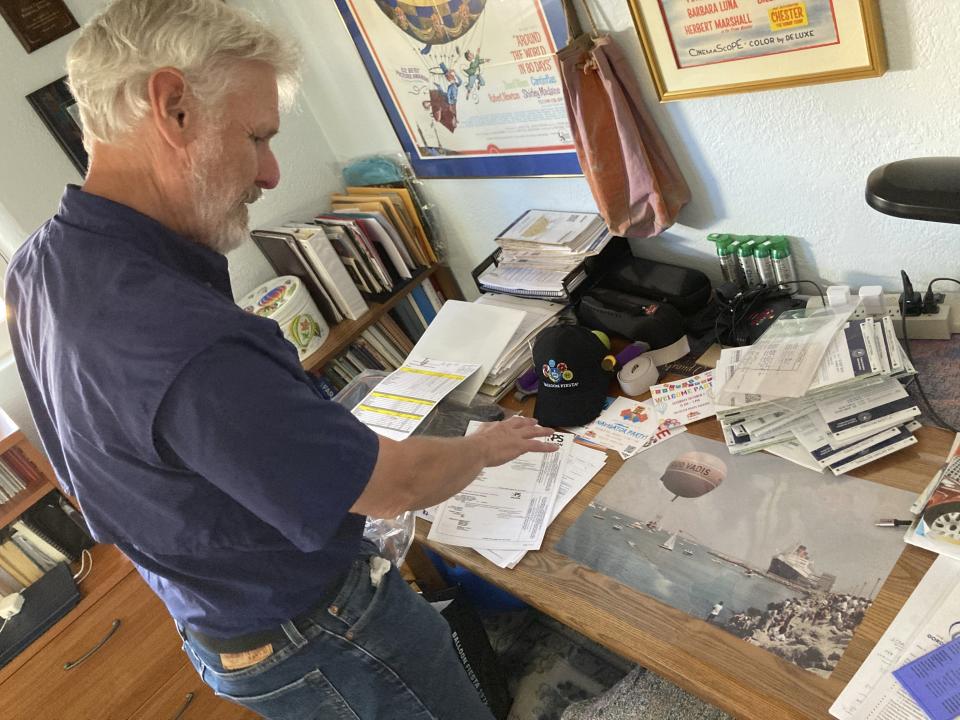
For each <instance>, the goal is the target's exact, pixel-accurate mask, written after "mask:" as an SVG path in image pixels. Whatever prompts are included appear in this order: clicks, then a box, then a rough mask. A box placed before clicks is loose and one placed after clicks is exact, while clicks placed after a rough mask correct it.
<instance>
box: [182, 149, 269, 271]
mask: <svg viewBox="0 0 960 720" xmlns="http://www.w3.org/2000/svg"><path fill="white" fill-rule="evenodd" d="M211 140H212V138H208V139H205V140H202V141H201V147H200V149H199V151H198V153H197V160H198V162H197V164H196V165H195V166H194V170H193V188H192V190H193V198H194V210H195V213H196V219H197V226H196V229H195V230H194V233H193V240H195V241H196V242H198V243H200V244H201V245H205V246H207V247H208V248H210V249H211V250H214V251H216V252H218V253H220V254H221V255H226V254H227V253H228V252H230V251H231V250H236V249H237V248H238V247H240V245H242V244H243V242H244V241H245V240H246V239H247V238H248V237H249V235H250V224H249V214H248V212H247V205H249V204H251V203H255V202H256V201H257V200H259V199H260V197H261V195H262V194H263V191H262V190H261V189H260V188H259V187H257V186H256V185H254V186H251V187H250V188H248V189H247V191H246V192H244V193H243V194H242V195H241V196H239V197H237V195H236V194H235V193H234V192H233V191H232V189H231V188H228V187H226V186H225V183H224V181H223V179H222V178H217V175H218V174H220V173H221V172H222V168H221V167H219V166H218V163H217V162H216V161H217V157H218V155H219V152H220V147H219V143H217V142H211Z"/></svg>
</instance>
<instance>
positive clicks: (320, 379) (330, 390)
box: [313, 374, 337, 400]
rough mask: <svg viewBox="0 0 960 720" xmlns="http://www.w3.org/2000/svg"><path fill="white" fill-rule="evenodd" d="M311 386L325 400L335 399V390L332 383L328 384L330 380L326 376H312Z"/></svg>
mask: <svg viewBox="0 0 960 720" xmlns="http://www.w3.org/2000/svg"><path fill="white" fill-rule="evenodd" d="M313 384H314V385H315V386H316V388H317V390H318V391H320V394H321V395H323V397H325V398H326V399H327V400H333V398H334V397H336V394H337V388H336V387H334V385H333V383H332V382H330V378H328V377H327V376H326V375H323V374H318V375H313Z"/></svg>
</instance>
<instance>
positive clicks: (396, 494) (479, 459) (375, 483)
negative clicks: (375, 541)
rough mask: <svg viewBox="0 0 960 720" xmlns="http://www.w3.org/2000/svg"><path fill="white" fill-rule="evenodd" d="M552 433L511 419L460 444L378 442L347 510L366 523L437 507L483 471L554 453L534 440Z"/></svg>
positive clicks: (552, 447) (452, 441)
mask: <svg viewBox="0 0 960 720" xmlns="http://www.w3.org/2000/svg"><path fill="white" fill-rule="evenodd" d="M552 434H553V430H550V429H548V428H544V427H540V426H539V425H537V421H536V420H532V419H531V418H525V417H520V416H516V417H512V418H510V419H509V420H503V421H502V422H492V423H484V424H483V425H482V426H481V427H480V429H479V430H477V431H476V432H475V433H473V434H471V435H468V436H467V437H462V438H432V437H412V438H407V439H406V440H403V441H402V442H397V441H395V440H388V439H387V438H384V437H381V438H380V454H379V456H378V457H377V464H376V466H375V467H374V468H373V474H372V475H371V476H370V481H369V482H368V483H367V487H366V488H364V491H363V493H361V495H360V497H359V498H357V501H356V502H355V503H354V504H353V507H352V508H350V510H351V511H352V512H355V513H358V514H360V515H370V516H372V517H395V516H396V515H399V514H400V513H401V512H403V511H404V510H416V509H419V508H424V507H430V506H431V505H436V504H437V503H439V502H443V501H444V500H446V499H447V498H448V497H450V496H451V495H455V494H456V493H458V492H460V491H461V490H463V488H465V487H466V486H467V485H469V484H470V482H471V481H472V480H473V479H474V478H475V477H476V476H477V474H478V473H479V472H480V471H481V470H483V468H485V467H492V466H494V465H503V464H504V463H508V462H510V461H511V460H513V459H514V458H517V457H520V456H521V455H523V454H524V453H528V452H556V451H557V450H558V449H559V446H558V445H555V444H553V443H548V442H543V441H542V440H538V439H537V438H543V437H548V436H550V435H552Z"/></svg>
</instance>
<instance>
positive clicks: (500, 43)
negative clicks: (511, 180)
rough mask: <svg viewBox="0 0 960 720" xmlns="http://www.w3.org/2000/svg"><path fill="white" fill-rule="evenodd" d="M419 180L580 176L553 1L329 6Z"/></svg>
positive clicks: (356, 0) (422, 0)
mask: <svg viewBox="0 0 960 720" xmlns="http://www.w3.org/2000/svg"><path fill="white" fill-rule="evenodd" d="M336 3H337V7H338V8H339V10H340V13H341V15H342V16H343V19H344V22H345V23H346V26H347V29H348V31H349V32H350V35H351V37H352V38H353V41H354V43H355V44H356V46H357V50H358V51H359V52H360V56H361V58H362V59H363V63H364V65H366V68H367V72H368V73H369V75H370V79H371V80H372V81H373V84H374V87H375V88H376V91H377V94H378V95H379V96H380V100H381V102H382V103H383V106H384V109H385V110H386V112H387V115H388V117H389V118H390V122H391V124H392V125H393V128H394V130H395V131H396V133H397V136H398V138H399V139H400V143H401V145H402V146H403V149H404V151H405V152H406V153H407V154H408V155H409V157H410V160H411V164H412V165H413V168H414V170H415V171H416V173H417V175H418V176H419V177H422V178H453V177H460V178H462V177H529V176H548V175H579V174H580V165H579V163H578V161H577V155H576V150H575V148H574V145H573V138H572V134H571V132H570V125H569V122H568V121H567V111H566V106H565V104H564V98H563V85H562V83H561V80H560V73H559V69H558V65H557V59H556V51H557V50H558V49H559V48H561V47H563V46H564V45H566V43H567V26H566V21H565V20H564V15H563V7H562V3H561V0H336Z"/></svg>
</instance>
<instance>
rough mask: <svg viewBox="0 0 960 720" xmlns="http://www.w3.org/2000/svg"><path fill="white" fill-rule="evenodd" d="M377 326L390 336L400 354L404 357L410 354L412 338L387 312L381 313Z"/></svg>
mask: <svg viewBox="0 0 960 720" xmlns="http://www.w3.org/2000/svg"><path fill="white" fill-rule="evenodd" d="M377 327H378V328H379V329H381V330H382V331H383V332H384V333H385V334H386V335H387V336H388V337H390V338H392V339H393V341H394V343H396V345H397V347H399V348H400V350H401V354H402V355H403V356H404V357H406V356H407V355H409V354H410V351H411V350H413V340H412V338H410V336H408V335H407V334H406V333H404V331H403V330H402V329H401V328H400V326H399V325H398V324H397V322H396V321H395V320H394V319H393V318H392V317H391V316H390V315H389V314H388V315H383V316H382V317H381V318H380V321H379V322H378V323H377Z"/></svg>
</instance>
